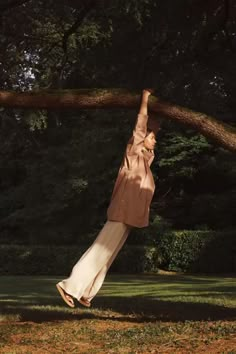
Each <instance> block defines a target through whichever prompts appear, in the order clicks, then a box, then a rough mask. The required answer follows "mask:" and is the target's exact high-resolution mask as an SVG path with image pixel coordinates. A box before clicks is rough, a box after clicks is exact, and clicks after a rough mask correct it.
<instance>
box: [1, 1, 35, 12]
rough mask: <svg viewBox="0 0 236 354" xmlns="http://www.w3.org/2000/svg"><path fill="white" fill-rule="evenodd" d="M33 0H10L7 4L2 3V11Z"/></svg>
mask: <svg viewBox="0 0 236 354" xmlns="http://www.w3.org/2000/svg"><path fill="white" fill-rule="evenodd" d="M30 1H31V0H13V1H10V2H9V1H8V3H5V4H0V12H1V13H3V12H4V11H7V10H10V9H12V8H14V7H18V6H21V5H23V4H26V3H27V2H30Z"/></svg>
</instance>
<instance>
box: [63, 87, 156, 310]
mask: <svg viewBox="0 0 236 354" xmlns="http://www.w3.org/2000/svg"><path fill="white" fill-rule="evenodd" d="M151 92H152V91H151V90H143V93H142V98H141V104H140V109H139V114H138V117H137V121H136V125H135V128H134V131H133V136H132V138H131V139H130V140H129V142H128V145H127V148H126V152H125V155H124V159H123V162H122V165H121V167H120V170H119V173H118V177H117V180H116V183H115V187H114V190H113V193H112V197H111V202H110V205H109V207H108V210H107V222H106V223H105V225H104V227H103V229H102V230H101V231H100V233H99V235H98V236H97V238H96V240H95V241H94V243H93V244H92V246H91V247H90V248H89V249H88V250H87V251H86V252H85V253H84V254H83V256H82V257H81V258H80V259H79V261H78V262H77V263H76V264H75V266H74V267H73V269H72V272H71V275H70V277H69V278H67V279H65V280H63V281H61V282H59V283H58V284H56V287H57V289H58V291H59V293H60V294H61V296H62V298H63V300H64V301H65V302H66V303H67V305H69V306H70V307H74V306H75V303H74V298H75V299H77V300H78V301H79V302H80V303H81V304H82V305H84V306H86V307H90V305H91V300H92V299H93V298H94V296H95V295H96V294H97V292H98V291H99V289H100V288H101V286H102V284H103V281H104V278H105V276H106V273H107V271H108V269H109V267H110V265H111V264H112V262H113V260H114V259H115V257H116V256H117V254H118V252H119V250H120V249H121V247H122V246H123V244H124V242H125V241H126V239H127V236H128V234H129V232H130V230H131V229H132V227H145V226H148V223H149V207H150V203H151V200H152V196H153V193H154V190H155V184H154V180H153V176H152V172H151V170H150V165H151V163H152V161H153V158H154V152H153V150H154V147H155V144H156V138H155V131H156V130H157V129H158V126H155V124H154V126H153V127H152V128H150V126H149V125H150V123H151V122H150V121H149V122H148V98H149V95H150V94H151Z"/></svg>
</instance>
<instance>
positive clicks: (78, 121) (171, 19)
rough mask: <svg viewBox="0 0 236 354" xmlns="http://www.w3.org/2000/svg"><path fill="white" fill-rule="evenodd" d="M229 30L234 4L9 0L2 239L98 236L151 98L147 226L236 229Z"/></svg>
mask: <svg viewBox="0 0 236 354" xmlns="http://www.w3.org/2000/svg"><path fill="white" fill-rule="evenodd" d="M235 19H236V4H235V2H234V1H231V0H208V1H207V2H206V1H203V0H178V1H171V0H166V1H164V2H163V1H161V0H154V1H153V0H140V1H134V0H131V1H126V0H114V1H112V2H111V1H108V0H86V1H75V0H67V1H65V0H62V1H60V2H59V1H52V0H47V1H45V0H39V1H36V0H3V1H1V4H0V43H1V50H0V90H1V91H0V107H1V108H0V126H1V129H0V135H1V140H0V147H1V149H0V171H1V177H0V194H1V198H0V200H1V202H0V232H1V235H2V236H1V237H2V239H4V237H5V240H6V239H8V236H9V235H14V237H16V238H18V239H22V240H23V239H24V237H25V239H30V240H31V242H39V240H41V241H42V240H43V238H44V240H47V239H48V240H51V241H53V240H54V241H55V239H60V240H61V242H62V241H63V240H68V242H72V241H73V240H75V239H76V238H77V235H78V234H80V235H82V234H85V233H88V232H89V231H88V230H90V231H91V230H94V229H96V228H97V227H98V225H99V223H101V222H102V220H104V218H105V210H106V207H107V204H108V201H109V197H110V193H111V190H112V186H113V183H114V179H115V177H116V173H117V170H118V167H119V163H120V161H121V158H122V154H123V151H124V148H125V144H126V141H127V139H128V138H129V135H130V133H131V131H132V126H133V124H134V119H135V114H136V111H137V107H138V100H139V96H138V93H139V92H140V90H141V89H142V88H143V87H154V88H155V89H156V97H155V98H153V100H152V101H151V104H150V110H151V111H153V112H155V113H156V114H157V118H158V119H160V120H161V122H162V126H161V128H162V129H161V131H160V132H159V133H158V144H157V145H158V146H157V152H156V155H157V158H156V162H155V163H154V165H153V173H154V176H155V178H156V182H157V186H158V188H157V192H156V196H155V197H154V201H153V206H152V219H154V218H155V217H157V216H158V217H161V218H163V219H167V220H168V221H169V222H170V223H172V224H173V226H174V227H176V228H183V227H186V228H197V227H201V228H204V227H206V228H226V227H232V226H233V225H235V222H234V221H232V220H233V219H235V206H236V197H235V196H236V185H235V180H236V178H235V177H236V176H235V175H236V162H235V155H234V154H232V152H235V146H236V138H235V129H236V128H235V126H236V120H235V109H236V105H235V95H236V84H235V83H236V72H235V61H236V34H235V33H236V20H235ZM95 88H96V89H95ZM117 88H119V89H117ZM124 88H125V90H124ZM85 93H86V94H85ZM111 101H112V102H113V103H111ZM52 102H53V103H52ZM86 102H87V104H86ZM88 102H90V103H89V104H88ZM65 106H67V109H66V110H65V109H64V108H65ZM114 107H116V109H115V110H114ZM26 108H27V109H26ZM62 108H63V109H62ZM90 108H93V110H91V109H90ZM98 108H99V110H98ZM127 108H128V109H127ZM107 166H109V169H108V168H107ZM91 215H92V216H91ZM218 215H221V216H222V217H221V218H219V217H218ZM89 216H90V217H89ZM78 230H79V231H78ZM4 235H5V236H4ZM58 235H59V236H58ZM34 237H35V238H34ZM45 242H46V241H45Z"/></svg>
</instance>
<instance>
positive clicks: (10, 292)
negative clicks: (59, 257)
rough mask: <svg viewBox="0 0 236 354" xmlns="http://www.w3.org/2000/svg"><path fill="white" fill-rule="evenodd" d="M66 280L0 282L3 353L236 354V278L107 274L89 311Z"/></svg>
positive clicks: (10, 278)
mask: <svg viewBox="0 0 236 354" xmlns="http://www.w3.org/2000/svg"><path fill="white" fill-rule="evenodd" d="M61 279H63V277H51V276H48V277H45V276H37V277H31V276H2V277H0V280H1V282H0V284H1V285H0V306H1V310H0V353H9V354H10V353H12V354H13V353H17V354H18V353H46V352H49V353H181V354H182V353H201V352H202V353H203V352H206V351H207V352H208V353H227V354H230V353H231V354H233V353H234V354H236V350H235V348H236V323H235V319H236V282H235V278H234V277H218V276H215V277H213V276H190V275H115V274H112V275H109V276H108V277H107V279H106V282H105V284H104V286H103V288H102V290H101V291H100V293H99V294H98V296H97V297H96V298H95V299H94V301H93V307H92V308H91V309H85V308H82V307H81V306H77V307H76V308H75V309H70V308H69V307H66V305H65V304H64V302H63V301H62V299H61V298H60V296H59V295H58V293H57V290H56V288H55V284H56V283H57V282H58V281H59V280H61Z"/></svg>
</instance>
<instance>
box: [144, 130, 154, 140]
mask: <svg viewBox="0 0 236 354" xmlns="http://www.w3.org/2000/svg"><path fill="white" fill-rule="evenodd" d="M150 133H153V134H155V132H154V131H153V130H152V129H151V128H147V133H146V136H148V135H149V134H150ZM155 135H156V134H155ZM146 136H145V138H146Z"/></svg>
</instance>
